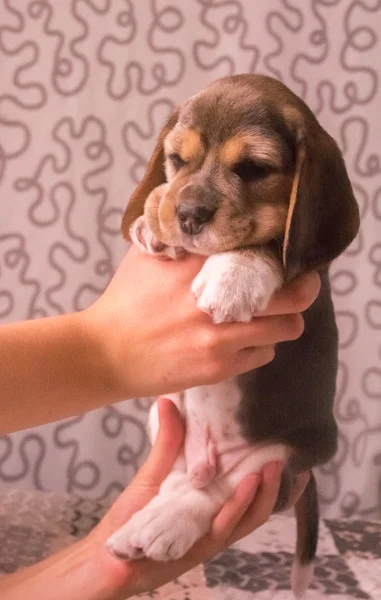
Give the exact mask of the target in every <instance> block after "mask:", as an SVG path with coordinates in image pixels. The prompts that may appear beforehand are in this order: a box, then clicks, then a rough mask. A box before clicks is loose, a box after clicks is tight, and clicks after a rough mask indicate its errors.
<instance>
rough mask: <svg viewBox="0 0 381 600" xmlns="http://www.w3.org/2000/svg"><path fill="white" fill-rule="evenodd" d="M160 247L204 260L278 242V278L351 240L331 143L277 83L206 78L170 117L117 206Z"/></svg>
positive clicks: (349, 194)
mask: <svg viewBox="0 0 381 600" xmlns="http://www.w3.org/2000/svg"><path fill="white" fill-rule="evenodd" d="M143 212H144V215H145V220H146V222H147V224H148V227H149V229H150V230H151V231H152V233H153V234H154V235H155V236H156V238H158V240H159V241H160V242H162V243H163V244H166V245H169V246H175V247H178V248H179V247H181V248H184V249H185V250H188V251H189V252H193V253H200V254H206V255H208V254H213V253H215V252H222V251H226V250H232V249H235V248H240V247H245V246H255V245H259V244H266V243H268V242H270V241H271V240H274V239H275V240H277V241H278V242H279V246H281V247H282V255H283V265H284V268H285V273H286V277H287V278H292V277H294V276H295V275H296V274H297V273H300V272H303V271H305V270H309V269H314V268H320V267H321V266H326V265H327V264H329V262H331V261H332V260H333V259H334V258H336V257H337V256H339V254H340V253H341V252H343V250H344V249H345V248H346V247H347V246H348V245H349V244H350V242H351V241H352V240H353V238H354V237H355V235H356V234H357V231H358V228H359V212H358V207H357V203H356V200H355V198H354V195H353V190H352V187H351V183H350V181H349V178H348V174H347V171H346V168H345V163H344V160H343V157H342V155H341V152H340V150H339V148H338V146H337V144H336V142H335V141H334V140H333V139H332V138H331V136H330V135H329V134H328V133H327V132H326V131H325V130H324V129H323V128H322V127H321V126H320V124H319V123H318V121H317V120H316V118H315V116H314V115H313V113H312V112H311V110H310V109H309V108H308V107H307V106H306V104H305V103H304V102H303V100H301V99H300V98H298V97H297V96H296V95H295V94H294V93H293V92H292V91H291V90H289V89H288V88H287V87H286V86H285V85H283V84H282V83H281V82H279V81H276V80H275V79H271V78H269V77H266V76H263V75H253V74H247V75H233V76H232V77H226V78H224V79H220V80H217V81H215V82H214V83H212V84H210V85H209V86H207V87H206V88H205V89H204V90H203V91H201V92H200V93H199V94H197V95H196V96H194V97H193V98H191V99H190V100H188V101H187V102H186V103H185V104H184V105H183V106H182V107H181V108H180V109H177V110H176V111H174V113H173V114H172V115H171V117H170V118H169V120H168V122H167V124H166V125H165V126H164V128H163V130H162V132H161V133H160V136H159V139H158V142H157V144H156V147H155V149H154V151H153V154H152V156H151V158H150V160H149V162H148V165H147V170H146V173H145V175H144V177H143V179H142V181H141V182H140V184H139V185H138V187H137V188H136V190H135V192H134V193H133V194H132V196H131V198H130V201H129V203H128V206H127V208H126V211H125V214H124V217H123V223H122V230H123V234H124V236H125V237H126V238H128V237H129V231H130V227H131V225H132V224H133V223H134V222H135V221H136V219H137V218H138V217H139V216H141V215H142V214H143Z"/></svg>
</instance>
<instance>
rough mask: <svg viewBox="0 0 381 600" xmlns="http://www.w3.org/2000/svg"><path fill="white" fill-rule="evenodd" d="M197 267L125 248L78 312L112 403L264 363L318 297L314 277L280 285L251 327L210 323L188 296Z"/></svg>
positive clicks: (194, 260) (197, 262)
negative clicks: (101, 288)
mask: <svg viewBox="0 0 381 600" xmlns="http://www.w3.org/2000/svg"><path fill="white" fill-rule="evenodd" d="M204 262H205V258H204V257H200V256H195V255H188V256H186V257H185V258H183V259H181V260H177V261H160V260H158V259H155V258H153V257H151V256H148V255H145V254H143V253H141V252H140V250H138V249H137V248H136V247H134V246H132V247H131V248H130V250H129V251H128V253H127V255H126V257H125V258H124V260H123V261H122V263H121V265H120V267H119V269H118V270H117V272H116V274H115V276H114V278H113V280H112V281H111V283H110V285H109V287H108V288H107V290H106V291H105V292H104V294H103V295H102V296H101V298H99V300H98V301H97V302H96V303H95V304H94V305H93V306H92V307H90V308H89V309H86V310H85V311H84V313H83V314H84V317H85V321H86V326H87V331H88V334H89V336H90V337H91V338H92V340H93V343H94V344H95V345H96V346H97V348H98V349H99V348H101V349H102V353H103V354H102V364H103V365H107V367H105V368H106V370H108V372H107V375H106V377H108V381H109V385H110V386H112V387H113V390H112V393H110V396H113V397H114V398H115V401H116V400H117V399H123V398H131V397H142V396H156V395H160V394H168V393H171V392H176V391H180V390H184V389H187V388H190V387H195V386H197V385H204V384H211V383H217V382H218V381H222V380H224V379H227V378H229V377H232V376H235V375H238V374H240V373H243V372H246V371H249V370H251V369H256V368H258V367H261V366H263V365H264V364H266V363H268V362H270V361H271V360H272V359H273V357H274V346H275V344H277V343H278V342H282V341H287V340H294V339H296V338H298V337H299V336H300V335H301V334H302V332H303V318H302V316H301V314H300V313H301V312H303V311H304V310H306V309H307V308H308V307H309V306H310V305H311V304H312V302H313V301H314V300H315V298H316V297H317V295H318V293H319V289H320V278H319V276H318V274H317V273H315V272H313V273H308V274H305V275H303V276H301V277H299V278H297V279H295V280H294V281H292V282H291V283H289V284H288V285H287V286H285V287H284V288H283V289H282V290H280V291H279V292H278V293H277V294H275V296H274V297H273V299H272V300H271V301H270V303H269V305H268V308H267V309H266V311H264V312H263V313H262V314H261V315H260V316H257V317H255V318H254V319H253V320H252V321H251V323H226V324H220V325H215V324H213V323H212V321H211V319H210V317H209V315H206V314H205V313H203V312H201V311H200V310H199V309H198V308H197V306H196V301H195V299H194V297H193V295H192V293H191V283H192V281H193V279H194V277H195V276H196V274H197V273H198V272H199V270H200V269H201V267H202V265H203V263H204Z"/></svg>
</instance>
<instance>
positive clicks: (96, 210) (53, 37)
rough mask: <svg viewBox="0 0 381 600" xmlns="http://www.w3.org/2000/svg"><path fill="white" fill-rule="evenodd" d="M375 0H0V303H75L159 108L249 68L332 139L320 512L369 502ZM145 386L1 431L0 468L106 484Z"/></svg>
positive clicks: (82, 486) (376, 347) (377, 314)
mask: <svg viewBox="0 0 381 600" xmlns="http://www.w3.org/2000/svg"><path fill="white" fill-rule="evenodd" d="M380 31H381V0H303V1H301V0H240V1H239V0H182V1H181V2H180V1H176V0H60V1H59V2H58V1H57V0H55V1H53V0H34V1H29V0H0V203H1V220H0V319H1V321H2V322H6V321H12V320H13V321H14V320H19V319H25V318H37V317H41V316H44V315H54V314H59V313H63V312H66V311H72V310H77V309H80V308H82V307H84V306H86V305H88V304H89V303H90V302H92V301H93V300H94V299H95V298H96V297H97V295H98V294H99V293H100V292H101V291H102V289H103V288H104V287H105V285H106V284H107V281H108V280H109V278H110V276H111V274H112V272H113V270H114V269H115V266H116V265H117V263H118V261H119V260H120V258H121V256H122V255H123V253H124V252H125V250H126V246H125V243H124V242H123V240H122V239H121V237H120V234H119V224H120V218H121V214H122V210H123V208H124V206H125V204H126V202H127V199H128V197H129V195H130V193H131V191H132V189H133V187H134V185H135V184H136V183H137V182H138V181H139V179H140V177H141V176H142V173H143V171H144V168H145V163H146V160H147V158H148V157H149V155H150V152H151V150H152V148H153V144H154V139H155V136H157V134H158V132H159V131H160V128H161V125H162V124H163V121H164V119H165V118H166V116H167V115H168V114H169V112H170V111H171V109H172V107H173V106H174V105H175V104H176V103H177V102H181V101H183V100H184V99H185V98H186V97H187V96H189V95H191V94H193V93H195V92H197V91H198V90H199V89H200V88H201V87H202V86H203V85H205V84H206V83H208V82H209V81H211V80H213V79H216V78H217V77H221V76H225V75H229V74H232V73H237V72H243V71H258V72H263V73H266V74H268V75H272V76H274V77H277V78H279V79H281V80H282V81H284V82H285V83H286V84H287V85H289V86H290V87H291V88H292V89H293V90H294V91H295V92H296V93H297V94H299V95H301V96H302V97H303V98H304V99H305V100H306V101H307V103H308V104H309V105H310V107H311V108H312V110H314V112H315V113H316V114H317V115H318V117H319V119H320V120H321V122H322V124H323V125H324V126H325V127H326V128H327V129H328V131H329V132H330V133H331V134H332V135H333V136H334V137H335V138H336V139H337V141H338V142H339V144H340V146H341V148H342V149H343V152H344V155H345V158H346V161H347V165H348V169H349V172H350V175H351V178H352V181H353V185H354V187H355V190H356V193H357V198H358V201H359V204H360V207H361V214H362V227H361V232H360V234H359V236H358V237H357V239H356V240H355V242H354V243H353V244H352V246H351V247H350V249H349V250H348V251H347V252H346V255H345V256H343V257H342V258H340V259H339V260H338V261H337V263H336V264H334V266H333V268H332V285H333V292H334V300H335V306H336V309H337V319H338V324H339V328H340V370H339V377H338V393H337V405H336V414H337V419H338V423H339V427H340V445H339V446H340V447H339V451H338V453H337V456H336V457H335V459H334V460H333V461H332V462H331V463H330V464H328V465H327V466H325V467H324V468H323V469H321V470H320V471H319V473H318V477H319V483H320V490H321V505H322V508H323V510H324V513H325V514H326V515H328V516H337V515H343V514H344V515H347V516H350V515H352V514H366V515H373V516H381V515H380V505H381V502H380V501H381V498H380V496H381V151H380V142H381V120H380V106H381V89H380V76H381V39H380ZM148 406H149V400H148V399H142V400H138V401H135V402H125V403H122V404H119V405H118V406H113V407H110V408H107V409H103V410H98V411H95V412H93V413H89V414H87V415H84V416H82V417H78V418H74V419H69V420H67V421H64V422H60V423H55V424H51V425H47V426H44V427H40V428H36V429H33V430H28V431H23V432H19V433H16V434H14V435H11V436H5V437H2V438H0V485H1V486H2V487H7V486H18V487H23V488H28V487H35V488H39V489H54V490H58V491H62V490H66V491H69V492H73V493H76V494H82V495H84V496H87V497H93V498H107V499H111V498H113V497H115V495H116V494H117V493H118V491H119V490H120V489H121V488H122V487H123V486H124V485H125V484H126V482H127V481H128V480H129V479H130V478H131V476H132V475H133V473H134V472H135V470H136V468H137V466H138V465H139V464H140V463H141V461H142V459H143V456H144V455H145V453H146V451H147V441H146V436H145V432H144V422H145V419H146V411H147V408H148Z"/></svg>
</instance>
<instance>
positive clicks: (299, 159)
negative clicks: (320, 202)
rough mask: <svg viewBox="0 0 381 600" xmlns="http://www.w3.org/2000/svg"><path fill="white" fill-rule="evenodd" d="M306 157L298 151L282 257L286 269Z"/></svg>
mask: <svg viewBox="0 0 381 600" xmlns="http://www.w3.org/2000/svg"><path fill="white" fill-rule="evenodd" d="M304 157H305V151H304V149H303V148H301V149H300V150H299V151H298V156H297V159H296V169H295V177H294V180H293V182H292V189H291V194H290V204H289V208H288V213H287V221H286V230H285V235H284V243H283V256H282V260H283V266H284V267H286V258H287V256H286V255H287V248H288V243H289V238H290V226H291V220H292V215H293V213H294V208H295V205H296V198H297V195H298V187H299V181H300V174H301V171H302V165H303V161H304Z"/></svg>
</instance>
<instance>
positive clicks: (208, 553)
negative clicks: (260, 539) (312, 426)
mask: <svg viewBox="0 0 381 600" xmlns="http://www.w3.org/2000/svg"><path fill="white" fill-rule="evenodd" d="M159 420H160V428H159V433H158V436H157V438H156V442H155V445H154V447H153V449H152V451H151V453H150V455H149V457H148V459H147V461H146V463H145V464H144V465H143V467H142V468H141V469H140V471H139V473H138V474H137V476H136V477H135V479H134V480H133V481H132V483H131V484H130V485H129V486H128V487H127V489H126V490H125V491H124V492H123V493H122V494H121V496H120V497H119V498H118V499H117V501H116V502H115V503H114V505H113V506H112V507H111V509H110V510H109V511H108V513H107V514H106V515H105V517H104V518H103V519H102V521H101V522H100V523H99V525H98V526H97V527H96V528H95V529H93V531H92V532H91V533H90V534H89V535H88V536H87V537H86V538H84V539H83V540H81V541H79V542H77V543H75V544H73V545H71V546H69V547H68V548H66V549H64V550H62V551H61V552H59V553H57V554H55V555H53V556H50V557H49V558H47V559H45V560H43V561H41V562H39V563H36V564H35V565H32V566H30V567H26V568H24V569H21V570H19V571H17V572H16V573H14V574H12V575H9V576H7V577H4V578H3V579H2V580H1V582H0V596H1V598H2V600H21V599H24V598H39V600H50V599H51V598H53V597H54V598H55V599H56V600H75V599H79V598H81V600H125V598H128V597H131V596H134V595H135V594H138V593H140V592H145V591H148V590H152V589H155V588H157V587H159V586H161V585H163V584H165V583H167V582H168V581H172V580H173V579H175V578H176V577H178V576H179V575H181V574H182V573H185V572H186V571H188V570H189V569H191V568H192V567H194V566H195V565H197V564H199V563H201V562H204V561H206V560H208V559H209V558H211V557H212V556H214V555H215V554H216V553H218V552H219V551H220V550H222V549H223V548H225V547H226V546H228V545H229V544H231V543H232V542H234V541H236V540H238V539H240V538H242V537H244V536H245V535H247V534H249V533H250V532H252V531H253V530H254V529H257V528H258V527H260V526H261V525H262V524H263V523H265V522H266V521H267V519H268V518H269V516H270V515H271V513H272V510H273V507H274V505H275V502H276V499H277V496H278V490H279V485H280V469H279V465H277V464H276V463H270V464H268V465H266V466H265V467H264V468H263V471H262V473H261V474H256V475H249V476H248V477H246V478H245V479H244V480H243V481H242V483H241V484H240V485H239V486H238V488H237V490H236V493H235V494H234V496H233V497H232V498H231V499H230V500H228V502H227V503H226V504H225V506H224V507H223V508H222V510H221V511H220V513H219V514H218V515H217V516H216V518H215V519H214V522H213V524H212V528H211V531H210V532H209V533H208V535H206V536H205V537H204V538H203V539H201V540H200V541H199V542H197V544H195V546H194V547H193V548H192V549H191V550H190V551H189V552H188V553H187V554H186V555H185V556H184V557H183V558H181V559H179V560H177V561H173V562H167V563H165V565H163V564H162V563H159V562H155V561H152V560H148V559H145V560H139V561H131V562H128V561H121V560H119V559H117V558H115V557H114V556H113V555H111V554H110V553H109V552H108V550H107V549H106V546H105V542H106V540H107V539H108V538H109V537H110V535H111V534H112V533H114V531H116V530H117V529H119V527H120V526H121V525H122V524H124V523H125V522H126V521H127V520H128V519H129V518H130V517H131V516H132V515H133V514H134V513H135V512H136V511H138V510H140V509H141V508H142V507H143V506H144V505H146V504H147V503H148V502H149V501H150V500H151V498H153V497H154V496H156V494H157V493H158V491H159V487H160V484H161V483H162V481H163V480H164V479H165V477H166V476H167V475H168V473H169V472H170V471H171V469H172V467H173V464H174V462H175V460H176V457H177V454H178V452H179V450H180V448H181V445H182V443H183V437H184V431H183V425H182V421H181V418H180V416H179V413H178V411H177V409H176V407H175V406H174V404H173V403H172V402H170V401H169V400H167V399H161V400H159ZM308 479H309V476H308V474H303V475H300V476H299V478H298V481H297V483H296V486H295V488H294V490H293V493H292V497H291V499H290V502H289V507H291V506H292V505H293V504H295V502H297V500H298V498H299V497H300V495H301V494H302V492H303V490H304V488H305V486H306V485H307V483H308Z"/></svg>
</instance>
